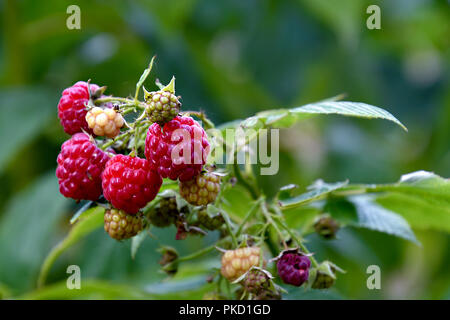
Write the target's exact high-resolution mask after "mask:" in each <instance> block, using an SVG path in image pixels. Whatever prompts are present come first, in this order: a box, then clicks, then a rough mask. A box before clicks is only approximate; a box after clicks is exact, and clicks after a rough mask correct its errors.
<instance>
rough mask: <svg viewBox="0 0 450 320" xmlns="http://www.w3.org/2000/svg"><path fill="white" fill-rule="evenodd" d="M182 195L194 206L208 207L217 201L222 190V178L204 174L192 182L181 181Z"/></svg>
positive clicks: (208, 173)
mask: <svg viewBox="0 0 450 320" xmlns="http://www.w3.org/2000/svg"><path fill="white" fill-rule="evenodd" d="M179 185H180V194H181V196H182V197H183V198H184V199H185V200H186V201H187V202H189V203H190V204H192V205H194V206H206V205H207V204H208V203H212V202H214V201H215V200H216V197H217V194H218V193H219V190H220V177H219V176H218V175H215V174H214V173H210V172H207V173H202V174H199V175H198V176H196V177H195V178H194V179H192V180H188V181H180V183H179Z"/></svg>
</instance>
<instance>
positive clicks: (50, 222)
mask: <svg viewBox="0 0 450 320" xmlns="http://www.w3.org/2000/svg"><path fill="white" fill-rule="evenodd" d="M69 203H70V201H69V200H68V199H67V198H64V197H63V196H61V195H59V191H58V181H57V179H56V178H55V172H54V171H52V172H49V173H48V174H45V175H44V176H42V177H41V178H39V179H37V180H36V181H35V182H33V183H32V184H31V185H30V186H29V187H28V188H26V189H25V190H23V191H22V192H19V193H17V194H16V195H15V196H14V197H13V198H12V199H11V201H9V203H8V204H7V205H6V207H5V211H4V212H3V214H2V215H1V217H0V243H2V245H0V270H1V271H0V282H2V283H4V284H5V285H8V286H9V287H11V288H14V291H15V292H20V291H22V290H27V289H29V288H30V287H32V286H34V285H35V281H36V275H37V273H38V272H39V267H40V263H41V261H42V259H44V257H45V255H46V253H47V252H48V251H49V250H50V248H51V246H52V237H51V236H50V235H51V234H52V232H54V230H56V229H57V227H58V224H59V223H60V221H61V220H62V218H63V216H62V214H63V213H64V211H65V210H66V209H67V207H68V205H69Z"/></svg>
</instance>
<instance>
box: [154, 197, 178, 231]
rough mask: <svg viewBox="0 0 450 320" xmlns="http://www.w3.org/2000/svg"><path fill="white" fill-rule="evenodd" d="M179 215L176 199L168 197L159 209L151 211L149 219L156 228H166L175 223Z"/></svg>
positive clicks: (163, 200)
mask: <svg viewBox="0 0 450 320" xmlns="http://www.w3.org/2000/svg"><path fill="white" fill-rule="evenodd" d="M179 214H180V212H179V211H178V207H177V200H176V198H175V197H168V198H162V199H161V201H160V202H159V207H157V208H155V209H154V210H152V211H150V213H149V216H148V218H149V219H150V222H151V224H153V225H154V226H156V227H159V228H164V227H168V226H170V225H171V224H173V223H175V221H176V219H177V217H178V216H179Z"/></svg>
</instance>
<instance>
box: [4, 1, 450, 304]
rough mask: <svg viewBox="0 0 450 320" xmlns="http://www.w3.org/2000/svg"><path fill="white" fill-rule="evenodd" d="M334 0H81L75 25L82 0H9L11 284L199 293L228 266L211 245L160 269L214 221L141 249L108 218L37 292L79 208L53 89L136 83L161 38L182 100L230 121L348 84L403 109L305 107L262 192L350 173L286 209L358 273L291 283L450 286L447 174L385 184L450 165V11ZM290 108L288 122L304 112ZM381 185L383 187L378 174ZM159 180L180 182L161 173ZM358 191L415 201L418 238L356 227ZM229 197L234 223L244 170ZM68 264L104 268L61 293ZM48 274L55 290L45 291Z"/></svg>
mask: <svg viewBox="0 0 450 320" xmlns="http://www.w3.org/2000/svg"><path fill="white" fill-rule="evenodd" d="M339 3H340V4H339V5H331V4H330V3H329V1H316V0H314V1H310V0H300V1H283V2H273V1H262V2H258V3H257V2H248V3H245V4H243V3H242V1H233V0H232V1H227V2H221V3H218V2H217V3H216V2H215V3H213V2H211V1H206V0H194V1H191V0H189V1H176V3H175V4H172V5H170V6H167V2H165V1H151V2H148V1H133V2H127V3H118V2H114V1H113V2H111V3H109V4H108V6H105V5H104V3H103V2H101V1H100V2H99V1H79V5H80V7H81V9H82V29H81V30H75V31H74V30H67V29H66V28H65V27H64V26H65V19H66V17H67V15H66V13H65V12H66V8H67V6H68V5H70V4H72V2H70V1H59V0H58V1H56V0H50V1H48V2H47V1H46V2H45V4H42V3H39V4H38V3H37V2H34V1H30V0H26V1H21V2H17V1H4V2H3V3H2V5H0V14H1V15H2V17H4V28H2V30H1V31H0V39H1V41H2V46H0V69H1V70H2V72H1V73H0V85H1V89H0V111H2V116H1V117H0V122H1V125H0V141H1V143H0V144H1V148H0V164H1V166H0V182H1V184H0V190H1V192H0V239H1V240H2V244H3V245H2V246H0V296H1V297H30V298H31V297H33V298H38V297H39V296H38V295H34V293H37V292H42V293H43V295H42V296H40V297H41V298H95V297H104V298H115V297H120V298H139V297H138V296H139V295H140V293H141V292H142V291H144V292H147V293H150V294H149V295H146V296H145V297H146V298H158V296H157V295H153V294H159V293H163V294H164V297H165V298H177V297H180V295H183V296H184V297H193V298H202V297H203V293H204V292H207V291H210V290H211V288H210V287H208V284H206V285H205V281H204V277H203V275H204V274H205V273H207V272H208V271H209V270H211V269H212V268H215V267H218V264H217V260H218V256H217V255H218V253H217V252H215V251H214V250H211V251H210V252H209V253H207V254H206V255H205V256H203V257H199V258H198V259H195V260H192V261H186V262H185V263H181V264H180V267H179V269H178V273H177V274H176V275H175V276H174V277H173V278H171V279H166V277H165V275H164V274H162V273H159V272H158V270H159V265H158V263H157V261H158V260H159V253H157V251H156V249H157V248H158V246H159V245H160V244H162V243H164V244H169V245H170V246H172V247H174V248H176V249H177V251H178V252H179V254H180V256H181V257H182V256H189V255H190V254H191V253H192V252H196V251H198V250H201V249H203V248H208V247H209V246H211V245H213V244H214V243H215V241H216V239H217V237H218V236H219V235H218V234H216V233H215V232H213V233H210V234H209V235H207V236H206V237H204V238H197V237H191V238H188V239H187V240H185V241H183V242H176V241H175V240H174V239H173V237H172V234H173V233H174V232H175V231H174V230H173V229H168V230H169V231H168V230H167V229H164V230H159V229H157V228H151V229H150V233H151V235H150V237H147V236H145V238H144V239H142V240H143V241H142V242H140V246H139V248H138V250H137V251H135V258H134V260H133V259H132V258H131V255H130V247H131V246H132V244H131V241H130V242H126V243H115V242H111V241H110V240H109V239H108V238H107V235H106V234H105V233H104V232H103V230H100V228H99V229H98V230H95V231H93V232H92V233H90V234H88V235H86V236H85V237H83V238H80V239H79V241H78V242H77V243H76V244H75V245H73V246H71V247H69V248H68V249H67V250H66V251H65V252H64V253H62V254H61V255H60V256H59V257H58V259H57V260H56V261H55V264H54V265H53V266H52V268H51V270H50V273H49V274H48V279H47V282H46V283H47V285H46V286H45V287H43V288H41V289H39V291H35V292H31V291H33V290H35V289H36V283H37V278H38V274H39V271H40V267H41V264H42V263H43V261H44V259H45V256H46V255H47V254H48V253H49V252H50V251H51V249H52V248H53V247H54V246H55V245H56V244H58V243H60V242H61V241H62V240H63V239H64V238H65V237H66V236H67V234H68V233H69V228H70V222H69V220H70V219H71V217H72V216H73V214H74V213H75V212H76V211H78V210H79V209H80V208H82V206H83V205H84V204H83V203H81V204H79V205H75V204H74V203H71V202H70V201H67V200H66V199H64V198H63V197H62V196H60V195H57V193H58V191H57V181H56V179H55V177H54V168H55V157H56V155H57V154H58V152H59V148H60V144H61V143H62V142H63V141H64V140H66V139H67V136H66V135H65V134H64V132H63V131H62V129H61V128H60V126H59V125H58V122H57V117H56V116H55V109H56V104H57V101H58V93H60V92H61V91H62V90H63V88H65V87H67V86H70V85H72V84H73V83H74V82H75V81H77V80H79V79H84V80H86V79H89V78H92V80H93V82H95V83H99V84H103V83H105V84H108V86H109V88H108V91H109V92H114V93H115V94H117V95H121V96H127V95H129V94H131V93H133V92H134V86H135V82H136V81H135V80H137V79H138V78H139V76H140V74H141V72H142V67H143V66H145V64H146V63H147V62H148V60H149V58H150V55H151V53H154V52H156V53H157V55H158V61H157V63H156V64H155V66H154V68H155V70H156V72H157V74H158V76H159V77H160V79H162V80H164V82H167V81H169V80H170V77H171V76H172V74H175V75H176V77H177V91H178V92H179V93H180V94H181V95H182V96H183V105H185V106H188V107H189V109H192V110H199V109H201V110H202V111H205V113H206V114H207V115H208V116H209V117H211V120H213V122H214V123H221V124H224V126H225V127H226V126H228V125H227V123H228V124H229V123H230V122H231V121H234V119H246V118H248V117H250V118H251V117H252V116H253V115H256V116H257V117H258V115H259V112H264V110H266V109H269V108H271V107H274V106H276V107H275V109H274V111H273V112H274V113H273V115H276V113H277V112H279V111H278V110H279V109H280V107H281V106H286V107H288V106H301V105H305V104H309V103H310V102H312V101H318V100H320V99H322V98H324V97H330V96H333V95H335V94H337V93H340V92H346V93H348V98H346V100H355V101H364V102H370V103H372V104H374V105H379V106H384V107H386V108H387V109H388V110H389V111H391V112H392V113H394V114H395V115H396V116H398V118H399V119H401V120H402V122H403V123H404V124H407V126H408V129H409V133H408V134H405V133H404V132H403V131H401V130H397V129H396V128H394V126H391V125H390V124H389V123H388V122H386V123H385V122H381V121H376V122H375V121H374V122H369V121H366V120H358V119H352V120H350V121H349V120H347V119H346V118H344V117H326V118H325V117H317V116H314V117H313V115H312V114H310V115H308V116H307V115H306V114H302V115H301V117H302V119H303V121H301V122H298V123H297V124H294V125H293V126H292V127H290V129H286V130H282V131H281V138H282V141H284V142H283V143H282V146H281V149H280V152H281V154H280V162H281V165H280V167H281V168H282V169H281V170H280V172H279V174H277V175H276V176H273V177H257V180H258V184H259V187H260V188H261V190H262V192H263V193H264V194H266V197H267V199H266V200H267V201H269V202H271V201H272V199H273V198H274V197H275V196H276V194H277V193H278V191H279V190H280V188H281V187H282V186H283V185H286V184H288V183H295V184H297V185H298V186H299V187H298V188H297V189H295V190H292V191H294V193H292V196H290V195H289V192H288V190H285V191H286V193H285V194H284V195H283V192H284V191H283V190H281V191H280V193H279V197H280V198H283V197H284V199H289V198H292V199H294V200H292V201H293V202H295V201H296V200H295V199H297V197H298V196H300V199H301V197H302V196H301V195H302V194H305V193H306V194H308V193H309V192H311V191H314V188H311V189H310V190H306V186H307V185H310V184H311V181H314V180H316V179H318V178H319V177H323V179H325V180H326V181H348V185H347V187H348V189H346V188H344V189H342V190H338V191H336V192H331V193H327V194H325V195H323V196H319V197H318V199H317V200H314V201H309V200H308V201H307V202H306V203H305V204H304V205H301V206H292V207H289V208H285V209H282V213H283V215H284V216H285V218H286V224H287V225H288V226H289V227H290V228H295V229H296V230H297V232H298V234H301V235H302V236H303V238H304V239H305V240H306V241H307V243H306V244H307V245H308V248H309V249H310V250H311V251H312V252H314V253H315V255H314V256H315V257H316V258H317V259H318V260H324V259H330V260H332V261H333V262H335V263H336V264H337V265H339V266H340V267H342V268H344V269H345V270H346V271H347V273H346V274H342V275H341V274H339V275H338V279H337V281H336V284H335V287H334V289H332V290H330V291H326V292H324V291H318V290H308V291H303V290H292V288H290V290H289V293H288V294H285V297H286V298H288V299H291V298H313V299H315V298H327V299H328V298H333V299H335V298H356V299H361V298H402V299H403V298H449V297H450V291H449V287H450V275H449V273H448V267H447V266H448V264H449V263H450V256H449V255H448V252H449V246H450V236H449V234H448V232H449V231H450V228H449V218H448V217H449V212H448V211H449V210H448V203H447V202H445V198H442V196H439V194H440V193H441V195H442V194H445V190H444V189H442V188H438V187H437V186H433V187H431V188H429V189H425V190H424V189H423V188H420V189H416V190H415V191H412V192H410V190H409V191H407V189H408V188H410V187H409V186H407V188H404V187H405V186H402V187H401V188H400V187H399V184H401V183H398V182H397V183H395V182H394V183H392V184H389V185H384V184H382V183H385V182H389V181H396V180H398V177H400V176H401V175H403V174H405V173H407V172H414V171H417V170H419V169H422V168H423V169H425V170H427V171H433V172H435V173H436V174H437V175H439V176H441V177H448V176H449V174H450V166H449V164H450V161H449V149H448V141H449V139H450V131H449V128H450V95H449V94H448V90H447V89H446V88H448V75H447V74H446V70H448V59H446V57H447V53H448V52H447V51H448V49H447V48H448V45H446V44H447V39H448V32H447V30H446V29H445V28H443V27H442V26H444V25H446V22H447V21H448V15H447V9H448V8H447V7H448V4H447V3H445V2H442V1H439V0H436V1H428V2H420V1H419V2H417V1H415V2H414V1H412V2H410V3H409V2H408V3H406V2H400V3H397V2H395V3H394V2H392V3H391V2H389V3H387V2H382V1H361V2H357V1H352V0H349V1H347V0H346V1H342V2H339ZM369 4H378V5H379V6H380V7H381V9H382V28H383V29H382V30H381V31H369V30H367V29H366V28H365V27H364V24H365V19H366V14H365V7H367V5H369ZM297 30H298V32H297ZM268 39H270V41H268ZM268 44H269V45H268ZM118 74H120V75H121V76H120V77H118V76H117V75H118ZM150 77H151V76H150ZM286 110H289V109H286ZM283 113H284V112H283ZM275 119H276V117H275ZM283 119H284V118H282V119H280V120H279V123H280V126H281V125H283V126H284V127H287V126H290V125H291V124H292V123H289V121H286V122H284V123H283V121H284V120H283ZM286 119H287V120H292V118H290V117H287V118H286ZM325 119H326V120H325ZM305 120H307V121H305ZM241 121H242V120H239V121H238V122H234V124H236V123H237V124H239V123H240V122H241ZM218 127H222V125H220V126H218ZM428 174H429V173H428ZM347 179H348V180H347ZM437 179H438V180H440V181H441V182H442V183H443V184H444V185H446V184H447V183H448V180H446V179H443V178H438V177H437ZM364 182H375V183H377V185H369V186H368V185H364V184H363V183H364ZM328 184H331V183H328ZM324 185H327V184H324ZM371 186H372V187H375V188H376V190H375V189H371V190H369V188H371ZM350 187H351V188H356V189H358V190H359V188H362V189H364V191H355V192H356V193H358V194H357V195H355V196H356V198H354V197H353V195H352V191H351V188H350ZM163 188H165V189H174V188H176V185H174V184H173V183H167V182H166V183H165V184H164V186H163ZM431 190H433V191H431ZM429 191H431V192H429ZM360 193H368V194H369V197H366V194H364V195H361V194H360ZM360 196H361V198H359V197H360ZM363 196H364V201H367V202H369V203H370V204H371V205H377V206H378V207H381V208H384V209H386V210H388V211H389V212H393V213H395V214H396V215H397V216H398V215H399V216H401V217H403V219H404V220H406V221H407V222H408V224H409V225H410V227H411V229H412V230H413V231H414V233H415V235H416V239H417V240H418V241H419V242H420V243H421V247H420V246H416V245H415V244H413V243H412V242H411V243H410V242H407V241H404V240H403V239H401V238H397V237H391V236H386V235H384V234H382V233H379V232H372V231H370V230H369V229H366V228H359V226H358V223H357V220H355V219H357V218H358V215H357V214H356V213H355V204H354V200H355V199H356V200H358V199H363ZM303 197H305V198H307V196H303ZM223 198H224V199H225V200H226V202H222V203H221V207H222V208H225V210H226V212H227V213H228V214H229V216H230V218H231V219H232V221H236V222H237V223H241V222H242V221H243V220H244V218H245V216H246V214H247V213H248V212H249V211H250V210H251V209H252V208H253V207H254V206H253V204H254V203H253V201H252V198H251V196H250V195H249V193H248V192H247V191H246V189H245V187H243V186H242V185H240V184H238V185H236V186H235V187H234V188H228V189H226V190H224V194H223ZM289 201H290V200H289ZM323 210H326V211H328V212H331V213H332V215H333V217H334V218H335V219H337V220H339V221H340V223H341V224H343V225H346V226H347V227H344V228H342V229H341V230H340V231H339V232H338V237H337V239H336V240H331V241H321V240H320V239H319V238H318V237H317V235H316V234H315V233H314V232H313V230H314V229H313V224H314V221H315V218H316V217H317V216H319V215H320V214H321V213H322V212H323ZM89 212H90V211H88V213H89ZM80 213H81V211H80ZM83 215H84V214H83ZM83 215H82V216H80V221H78V222H81V220H82V219H83ZM74 220H76V219H74ZM78 222H75V225H76V224H77V223H78ZM256 227H257V226H256ZM142 235H144V234H142ZM145 235H146V234H145ZM136 242H137V241H136V240H134V239H133V243H136ZM133 247H135V248H136V245H134V246H133ZM70 264H78V265H80V266H81V269H82V277H83V279H92V280H93V281H89V282H88V281H87V280H86V290H88V291H90V292H87V291H83V292H82V293H77V292H75V291H70V292H68V291H67V290H66V291H64V285H65V280H66V278H67V274H66V273H65V271H66V268H67V265H70ZM370 264H378V265H380V266H381V268H382V270H383V277H382V281H383V285H382V288H383V290H381V291H376V292H375V291H369V290H367V289H366V288H365V281H366V277H367V275H366V273H365V268H366V266H367V265H370ZM199 276H200V277H199ZM123 285H126V287H127V288H129V287H132V291H129V290H125V288H124V287H123ZM54 286H57V287H58V286H59V289H61V290H59V289H58V290H54V291H52V294H51V295H50V294H49V295H46V294H45V292H50V291H51V289H52V288H54ZM105 286H111V287H115V286H117V290H116V291H115V292H118V293H120V292H124V294H123V295H122V294H119V295H114V294H104V293H102V292H103V290H104V289H103V288H104V287H105ZM47 289H49V291H47ZM140 290H142V291H140ZM183 290H184V291H183ZM180 291H182V292H180ZM26 292H28V293H29V294H25V293H26ZM24 294H25V295H24ZM189 294H192V295H189Z"/></svg>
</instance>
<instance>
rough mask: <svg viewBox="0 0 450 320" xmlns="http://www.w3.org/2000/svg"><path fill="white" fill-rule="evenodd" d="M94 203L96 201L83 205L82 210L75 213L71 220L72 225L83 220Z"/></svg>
mask: <svg viewBox="0 0 450 320" xmlns="http://www.w3.org/2000/svg"><path fill="white" fill-rule="evenodd" d="M93 203H94V201H86V203H85V204H83V206H81V208H80V209H78V210H77V212H75V214H74V215H73V216H72V218H71V219H70V224H74V223H75V222H77V221H78V219H80V218H82V217H83V216H84V215H85V214H86V211H87V210H88V209H89V207H90V206H91V205H92V204H93Z"/></svg>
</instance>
